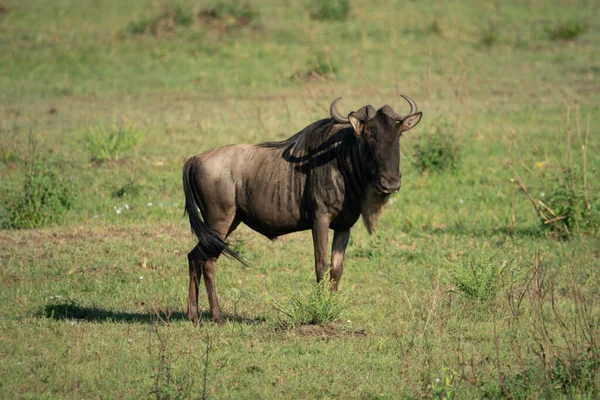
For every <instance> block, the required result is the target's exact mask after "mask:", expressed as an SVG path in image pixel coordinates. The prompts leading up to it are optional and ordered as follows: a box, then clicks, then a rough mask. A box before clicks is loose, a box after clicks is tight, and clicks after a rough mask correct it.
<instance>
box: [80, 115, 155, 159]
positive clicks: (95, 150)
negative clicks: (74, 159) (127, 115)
mask: <svg viewBox="0 0 600 400" xmlns="http://www.w3.org/2000/svg"><path fill="white" fill-rule="evenodd" d="M144 136H145V134H144V132H142V131H139V130H136V129H135V128H134V126H133V124H129V125H127V126H125V127H122V126H116V125H115V124H113V125H112V126H109V127H107V126H104V125H101V126H97V127H95V128H91V129H89V130H88V132H87V134H86V135H85V136H84V137H83V144H84V147H85V148H86V150H87V151H88V153H89V155H90V161H92V162H96V163H102V162H105V161H115V160H118V159H120V158H121V157H122V155H123V153H124V152H126V151H128V150H130V149H132V148H134V147H135V146H136V145H137V144H138V143H139V142H140V141H141V140H142V139H143V138H144Z"/></svg>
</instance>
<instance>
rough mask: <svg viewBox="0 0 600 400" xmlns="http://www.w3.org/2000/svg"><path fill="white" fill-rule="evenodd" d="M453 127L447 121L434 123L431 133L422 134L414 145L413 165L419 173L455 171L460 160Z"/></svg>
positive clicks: (441, 120)
mask: <svg viewBox="0 0 600 400" xmlns="http://www.w3.org/2000/svg"><path fill="white" fill-rule="evenodd" d="M453 128H454V126H453V124H452V123H451V122H450V121H449V120H448V119H440V120H438V121H437V122H436V123H434V129H433V131H430V132H428V133H427V132H426V133H423V134H421V135H420V136H419V141H418V142H417V143H416V144H415V149H414V153H413V163H414V165H415V166H416V167H417V168H418V169H419V170H420V171H421V172H426V171H430V172H442V171H445V170H452V169H455V168H456V167H457V165H458V162H459V159H460V146H459V145H458V143H457V141H456V138H455V136H454V135H453V134H452V130H453Z"/></svg>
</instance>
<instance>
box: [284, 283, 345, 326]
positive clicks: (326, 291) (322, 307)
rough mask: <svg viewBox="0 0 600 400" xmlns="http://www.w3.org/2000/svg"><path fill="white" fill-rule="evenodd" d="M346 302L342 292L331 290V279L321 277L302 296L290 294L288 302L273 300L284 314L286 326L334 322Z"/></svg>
mask: <svg viewBox="0 0 600 400" xmlns="http://www.w3.org/2000/svg"><path fill="white" fill-rule="evenodd" d="M347 304H348V301H347V299H346V298H345V297H344V295H343V294H341V293H338V292H332V291H331V281H330V280H329V279H327V278H325V279H323V280H322V281H321V282H320V283H319V284H317V285H315V286H314V287H313V289H312V290H311V292H310V293H309V294H308V295H307V296H305V297H303V296H300V295H298V294H291V295H290V299H289V302H288V304H281V303H279V302H275V301H273V306H274V307H275V309H276V310H277V311H279V312H280V313H281V314H283V315H284V316H285V320H284V323H285V325H288V326H297V325H308V324H313V325H316V324H325V323H329V322H335V321H337V320H338V319H339V318H340V315H341V314H342V311H343V310H344V309H345V308H346V306H347Z"/></svg>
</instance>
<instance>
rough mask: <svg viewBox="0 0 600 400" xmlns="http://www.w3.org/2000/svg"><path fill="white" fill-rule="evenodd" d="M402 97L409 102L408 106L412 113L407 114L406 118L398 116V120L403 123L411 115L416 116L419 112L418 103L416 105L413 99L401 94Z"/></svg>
mask: <svg viewBox="0 0 600 400" xmlns="http://www.w3.org/2000/svg"><path fill="white" fill-rule="evenodd" d="M400 96H402V97H404V99H405V100H406V101H408V104H410V112H409V113H408V114H406V115H404V116H400V115H398V117H399V118H397V119H399V120H400V121H402V120H403V119H404V118H406V117H408V116H409V115H413V114H415V113H416V112H417V103H415V102H414V101H413V99H411V98H410V97H408V96H405V95H403V94H400Z"/></svg>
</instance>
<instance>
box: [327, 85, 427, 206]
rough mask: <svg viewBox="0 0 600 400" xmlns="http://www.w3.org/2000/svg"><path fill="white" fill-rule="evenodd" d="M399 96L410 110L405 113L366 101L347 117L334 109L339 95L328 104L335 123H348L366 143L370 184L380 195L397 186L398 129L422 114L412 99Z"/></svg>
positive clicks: (399, 181) (399, 176)
mask: <svg viewBox="0 0 600 400" xmlns="http://www.w3.org/2000/svg"><path fill="white" fill-rule="evenodd" d="M400 96H402V97H404V98H405V99H406V101H408V103H409V104H410V112H409V113H408V114H406V115H399V114H397V113H396V112H395V111H394V110H393V109H392V107H390V106H388V105H387V104H386V105H385V106H383V107H381V108H380V109H379V110H377V111H375V108H373V106H371V105H367V106H364V107H362V108H361V109H360V110H358V111H353V112H351V113H350V114H349V115H348V118H343V117H341V116H340V114H339V113H338V111H337V109H336V104H337V102H338V101H339V100H340V99H341V97H340V98H337V99H336V100H335V101H334V102H333V103H332V104H331V107H330V113H331V117H332V118H333V119H334V120H335V121H336V122H339V123H343V124H347V123H350V124H351V125H352V128H353V129H354V133H355V134H356V135H357V136H358V137H359V138H360V139H361V140H362V142H363V143H364V144H365V145H366V148H367V151H368V153H369V156H370V157H369V158H370V161H371V162H372V164H373V165H372V167H373V176H372V177H371V178H372V179H373V185H374V188H375V190H376V191H377V192H379V193H380V194H382V195H388V194H390V193H393V192H397V191H398V190H400V186H401V185H402V174H401V173H400V136H401V135H402V132H404V131H407V130H409V129H411V128H413V127H414V126H416V125H417V124H418V123H419V121H420V120H421V116H422V113H421V112H417V105H416V104H415V102H414V101H413V100H411V99H410V98H409V97H407V96H404V95H402V94H401V95H400Z"/></svg>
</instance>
